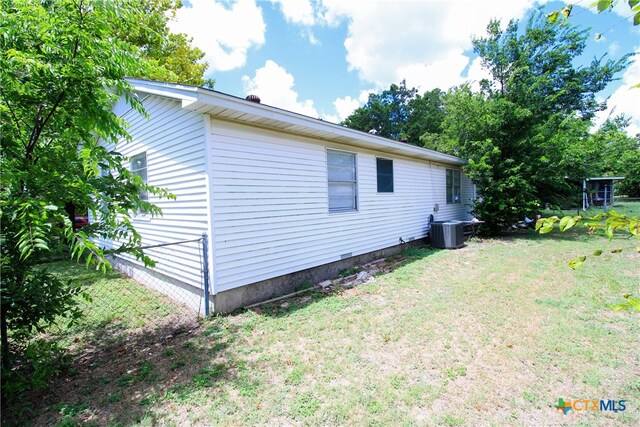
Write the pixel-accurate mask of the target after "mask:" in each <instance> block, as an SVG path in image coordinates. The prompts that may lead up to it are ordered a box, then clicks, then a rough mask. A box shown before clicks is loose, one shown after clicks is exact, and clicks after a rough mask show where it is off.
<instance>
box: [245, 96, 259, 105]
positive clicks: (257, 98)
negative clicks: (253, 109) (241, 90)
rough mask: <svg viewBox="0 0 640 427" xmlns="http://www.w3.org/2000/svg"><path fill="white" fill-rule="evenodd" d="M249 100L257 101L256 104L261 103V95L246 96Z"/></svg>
mask: <svg viewBox="0 0 640 427" xmlns="http://www.w3.org/2000/svg"><path fill="white" fill-rule="evenodd" d="M245 99H246V100H247V101H251V102H255V103H256V104H260V97H259V96H258V95H247V97H246V98H245Z"/></svg>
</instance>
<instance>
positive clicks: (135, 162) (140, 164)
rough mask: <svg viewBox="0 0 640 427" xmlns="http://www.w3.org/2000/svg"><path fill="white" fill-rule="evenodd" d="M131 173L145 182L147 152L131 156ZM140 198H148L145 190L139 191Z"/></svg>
mask: <svg viewBox="0 0 640 427" xmlns="http://www.w3.org/2000/svg"><path fill="white" fill-rule="evenodd" d="M131 173H132V174H133V175H138V176H139V177H140V178H142V182H144V183H145V184H146V183H147V153H146V151H145V152H143V153H140V154H136V155H135V156H133V157H131ZM140 199H142V200H145V201H146V200H149V193H148V192H147V190H141V191H140Z"/></svg>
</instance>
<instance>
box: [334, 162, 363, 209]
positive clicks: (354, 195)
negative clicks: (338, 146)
mask: <svg viewBox="0 0 640 427" xmlns="http://www.w3.org/2000/svg"><path fill="white" fill-rule="evenodd" d="M327 177H328V181H329V212H351V211H356V210H357V209H358V180H357V173H356V155H355V153H348V152H346V151H337V150H327Z"/></svg>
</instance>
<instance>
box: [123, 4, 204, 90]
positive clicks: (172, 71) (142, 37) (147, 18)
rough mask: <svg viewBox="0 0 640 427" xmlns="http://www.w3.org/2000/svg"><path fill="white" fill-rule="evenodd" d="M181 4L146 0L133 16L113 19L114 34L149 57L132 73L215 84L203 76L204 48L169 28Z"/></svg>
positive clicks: (146, 76) (174, 81)
mask: <svg viewBox="0 0 640 427" xmlns="http://www.w3.org/2000/svg"><path fill="white" fill-rule="evenodd" d="M180 7H182V3H181V1H180V0H143V1H140V2H139V6H138V7H137V10H135V9H130V12H131V13H133V14H135V19H134V20H121V19H118V20H116V21H114V22H112V26H113V27H112V28H113V30H112V31H113V34H114V35H115V36H116V37H118V38H119V39H120V40H123V41H125V42H127V43H129V44H131V45H133V46H136V47H137V48H138V54H139V55H140V56H141V57H142V58H144V59H146V64H145V65H146V66H145V67H144V68H143V69H141V70H139V71H138V72H137V73H135V74H133V75H131V76H130V77H143V78H148V79H152V80H160V81H165V82H171V83H182V84H191V85H195V86H202V85H204V84H205V83H206V84H207V85H208V86H213V80H210V79H209V80H205V78H204V72H205V70H206V69H207V63H206V62H203V61H202V59H203V58H204V52H203V51H202V50H200V49H198V48H195V47H192V46H191V41H192V39H191V38H190V37H188V36H187V35H185V34H175V33H171V32H170V31H169V27H168V25H167V24H168V22H169V20H171V19H173V18H174V17H175V14H176V11H177V10H178V9H179V8H180Z"/></svg>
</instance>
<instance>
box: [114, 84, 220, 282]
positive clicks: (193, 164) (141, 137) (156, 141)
mask: <svg viewBox="0 0 640 427" xmlns="http://www.w3.org/2000/svg"><path fill="white" fill-rule="evenodd" d="M142 99H143V104H144V107H145V110H146V112H147V114H148V116H149V117H148V118H147V117H144V116H142V115H140V114H139V113H137V112H136V111H135V110H132V109H130V108H127V107H126V106H124V103H122V102H120V103H118V104H117V105H116V106H115V107H114V111H116V113H119V115H120V116H121V117H122V118H124V119H125V120H126V121H127V122H128V123H129V125H130V126H129V134H130V135H131V138H132V139H131V141H121V142H120V143H119V144H118V145H117V147H110V148H117V151H119V152H120V153H122V154H124V155H126V156H128V157H131V156H135V155H138V154H140V153H142V152H146V156H147V182H148V184H150V185H154V186H157V187H162V188H166V189H168V190H169V192H171V193H173V194H174V195H175V196H176V199H175V200H169V199H161V198H157V197H155V196H154V195H152V194H149V201H150V202H152V203H154V204H155V205H157V206H158V207H159V208H160V209H162V213H163V215H162V216H161V217H156V218H151V217H149V216H147V215H144V214H141V215H138V216H136V217H135V218H134V219H133V224H134V226H135V227H136V230H137V231H138V232H139V233H140V235H141V236H142V245H143V246H149V245H157V244H163V243H171V242H177V241H184V240H191V239H198V238H200V237H201V236H202V233H203V232H208V231H209V216H208V215H209V202H208V194H209V189H208V179H207V174H206V163H205V158H206V156H205V142H204V141H205V122H204V116H203V115H202V114H198V113H194V112H190V111H186V110H184V109H182V107H181V103H180V102H179V101H175V100H171V99H168V98H165V97H158V96H149V95H146V96H145V95H143V96H142ZM103 243H104V244H105V245H106V246H109V245H113V244H114V243H113V242H103ZM115 244H117V243H115ZM199 247H200V245H199V244H198V243H193V244H181V245H175V246H169V247H164V248H159V249H150V250H148V254H149V255H150V256H151V258H152V259H154V260H155V261H156V262H157V265H156V267H155V268H154V271H155V272H157V273H160V274H159V275H158V277H157V278H156V280H155V282H156V283H169V282H174V283H175V282H180V283H181V284H184V285H187V286H186V287H187V288H189V287H192V288H194V289H193V291H194V292H197V288H201V287H202V276H201V271H202V260H201V254H200V252H199ZM120 257H121V258H123V259H124V260H125V261H126V266H127V271H134V269H133V268H134V267H135V266H139V267H142V263H141V262H139V261H137V260H135V259H134V258H132V257H130V256H120ZM145 270H146V269H145ZM136 274H137V273H136ZM141 274H142V273H141ZM149 274H153V272H151V271H150V270H146V271H145V272H144V275H143V276H144V277H145V278H144V280H143V279H140V280H141V281H142V282H144V283H147V282H152V281H151V280H150V279H149V278H148V277H147V276H148V275H149ZM132 276H133V277H134V278H135V277H137V275H135V274H132ZM143 276H140V277H143ZM148 284H151V283H148ZM160 290H162V289H160ZM167 293H171V292H169V291H168V292H167ZM200 294H201V291H200Z"/></svg>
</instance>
